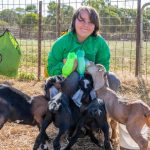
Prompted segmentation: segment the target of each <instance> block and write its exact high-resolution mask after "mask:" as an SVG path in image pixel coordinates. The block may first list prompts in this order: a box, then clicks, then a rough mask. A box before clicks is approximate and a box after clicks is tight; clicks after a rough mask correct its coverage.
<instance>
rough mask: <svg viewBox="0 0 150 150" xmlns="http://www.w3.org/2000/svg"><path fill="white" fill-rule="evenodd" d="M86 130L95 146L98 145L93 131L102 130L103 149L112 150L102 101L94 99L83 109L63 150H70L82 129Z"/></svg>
mask: <svg viewBox="0 0 150 150" xmlns="http://www.w3.org/2000/svg"><path fill="white" fill-rule="evenodd" d="M83 127H84V128H85V129H86V132H87V134H88V135H90V138H91V141H93V142H94V143H95V144H96V145H98V146H100V145H99V142H98V140H97V139H96V138H95V137H94V135H93V131H99V130H102V131H103V133H104V148H105V150H112V146H111V144H110V138H109V125H108V122H107V115H106V109H105V104H104V102H103V100H100V99H94V100H92V101H91V102H90V104H89V105H88V106H87V107H86V108H85V109H84V113H83V115H82V117H81V118H80V120H79V122H78V123H77V125H76V129H75V131H74V133H73V135H72V137H71V138H70V140H69V143H68V145H67V146H66V148H65V149H64V150H70V149H71V147H72V146H73V145H74V144H75V142H76V141H77V139H78V138H79V135H80V133H81V129H82V128H83Z"/></svg>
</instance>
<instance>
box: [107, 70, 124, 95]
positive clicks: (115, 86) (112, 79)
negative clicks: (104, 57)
mask: <svg viewBox="0 0 150 150" xmlns="http://www.w3.org/2000/svg"><path fill="white" fill-rule="evenodd" d="M107 78H108V84H109V88H110V89H112V90H113V91H115V92H117V91H118V90H119V87H120V86H121V83H120V80H119V78H118V77H117V76H116V75H115V74H114V73H113V72H108V74H107Z"/></svg>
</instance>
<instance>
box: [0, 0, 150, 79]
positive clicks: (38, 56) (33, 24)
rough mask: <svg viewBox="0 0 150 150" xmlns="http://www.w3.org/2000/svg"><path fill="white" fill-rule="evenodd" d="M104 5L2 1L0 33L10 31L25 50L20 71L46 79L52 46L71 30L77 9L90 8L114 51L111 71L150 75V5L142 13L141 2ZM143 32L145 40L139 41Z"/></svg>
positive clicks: (115, 0)
mask: <svg viewBox="0 0 150 150" xmlns="http://www.w3.org/2000/svg"><path fill="white" fill-rule="evenodd" d="M101 2H102V1H99V0H96V1H93V0H49V1H48V0H43V1H42V2H39V1H38V0H31V1H28V0H0V33H1V34H2V32H3V31H4V30H5V29H6V28H8V29H9V30H10V31H11V32H12V33H13V34H14V36H15V37H16V38H17V40H18V42H19V43H20V46H21V49H22V61H21V65H20V68H19V70H20V72H25V73H34V74H36V75H37V76H38V78H40V77H41V76H42V77H43V76H44V67H45V65H46V61H47V56H48V52H49V50H50V47H51V45H52V44H53V42H54V41H55V39H56V38H57V37H58V36H60V34H61V32H63V31H65V30H67V29H68V28H69V26H70V22H71V17H72V15H73V12H74V10H75V9H76V8H78V7H80V6H81V5H91V6H93V7H95V8H96V9H97V11H98V13H99V14H100V22H101V35H102V36H103V37H104V38H105V39H106V40H107V41H108V44H109V46H110V49H111V70H112V71H116V72H121V73H125V72H127V73H132V74H136V75H139V74H142V75H143V76H148V75H149V74H150V67H149V66H150V59H149V58H150V51H149V49H150V16H149V14H150V7H149V5H146V6H145V7H144V9H143V11H142V13H141V8H142V6H143V3H142V2H141V0H134V1H133V0H109V1H108V0H107V1H105V0H104V1H103V3H101ZM140 2H141V5H140ZM138 8H139V9H140V10H139V9H138ZM140 16H141V18H142V19H143V20H142V22H140ZM138 19H139V20H138ZM140 26H142V28H141V27H140ZM140 33H141V34H142V37H140V38H139V35H140ZM138 38H139V39H138ZM140 41H142V43H140ZM140 44H141V45H140Z"/></svg>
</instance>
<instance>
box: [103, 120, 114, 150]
mask: <svg viewBox="0 0 150 150" xmlns="http://www.w3.org/2000/svg"><path fill="white" fill-rule="evenodd" d="M102 131H103V133H104V147H105V150H112V146H111V143H110V136H109V125H108V123H107V122H105V123H104V124H103V126H102Z"/></svg>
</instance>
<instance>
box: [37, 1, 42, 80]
mask: <svg viewBox="0 0 150 150" xmlns="http://www.w3.org/2000/svg"><path fill="white" fill-rule="evenodd" d="M41 29H42V1H39V21H38V80H40V77H41Z"/></svg>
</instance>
